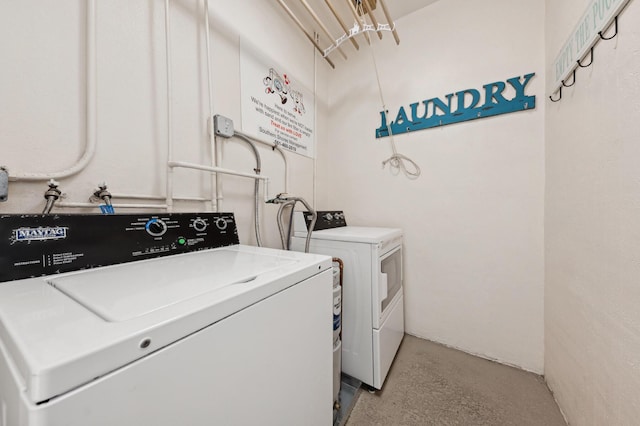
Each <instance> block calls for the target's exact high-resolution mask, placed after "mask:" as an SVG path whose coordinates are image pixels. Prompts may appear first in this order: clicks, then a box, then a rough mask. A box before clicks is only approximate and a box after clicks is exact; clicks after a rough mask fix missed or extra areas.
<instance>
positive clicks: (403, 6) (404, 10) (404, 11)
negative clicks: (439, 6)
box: [385, 0, 438, 19]
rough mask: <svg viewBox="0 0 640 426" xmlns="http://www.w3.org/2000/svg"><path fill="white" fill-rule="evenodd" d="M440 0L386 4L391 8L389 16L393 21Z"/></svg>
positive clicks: (398, 0) (400, 0)
mask: <svg viewBox="0 0 640 426" xmlns="http://www.w3.org/2000/svg"><path fill="white" fill-rule="evenodd" d="M436 1H438V0H386V1H385V4H386V5H387V7H388V8H389V14H390V15H391V17H392V18H393V19H398V18H402V17H403V16H405V15H408V14H410V13H413V12H415V11H416V10H420V9H422V8H423V7H426V6H429V5H430V4H431V3H435V2H436Z"/></svg>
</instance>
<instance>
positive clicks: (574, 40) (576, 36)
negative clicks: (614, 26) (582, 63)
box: [547, 0, 629, 94]
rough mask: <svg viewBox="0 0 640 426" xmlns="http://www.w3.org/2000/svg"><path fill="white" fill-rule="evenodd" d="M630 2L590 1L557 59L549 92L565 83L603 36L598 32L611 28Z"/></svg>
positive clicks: (626, 0) (622, 0) (554, 63)
mask: <svg viewBox="0 0 640 426" xmlns="http://www.w3.org/2000/svg"><path fill="white" fill-rule="evenodd" d="M627 3H629V0H592V1H591V2H590V3H589V6H588V7H587V10H586V11H585V12H584V13H583V14H582V17H580V19H579V20H578V23H577V24H576V26H575V28H574V29H573V31H572V32H571V34H570V35H569V38H568V39H567V41H566V42H565V43H564V44H563V45H562V48H561V49H560V52H558V55H557V56H556V60H555V61H553V68H552V70H551V73H550V75H549V76H550V78H549V79H548V82H549V84H548V87H547V91H548V92H549V94H552V93H555V92H556V91H557V90H558V89H559V88H560V86H562V81H564V80H566V79H567V77H569V75H571V73H572V72H573V70H574V69H575V68H576V67H577V61H578V60H580V59H582V58H583V57H584V56H585V55H586V53H587V52H588V51H589V49H590V48H591V47H592V46H593V45H594V44H596V42H597V41H598V40H600V36H599V35H598V32H599V31H604V30H605V29H606V28H608V27H609V25H611V23H612V22H613V19H614V17H616V16H618V14H619V13H620V12H621V11H622V9H623V8H624V7H625V6H626V5H627ZM587 60H588V59H587Z"/></svg>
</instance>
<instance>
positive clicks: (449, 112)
mask: <svg viewBox="0 0 640 426" xmlns="http://www.w3.org/2000/svg"><path fill="white" fill-rule="evenodd" d="M534 75H535V73H531V74H527V75H525V76H523V77H513V78H509V79H507V80H506V81H496V82H494V83H489V84H485V85H483V86H482V89H481V90H480V89H466V90H461V91H459V92H455V93H450V94H448V95H445V96H444V98H431V99H425V100H424V101H421V102H415V103H412V104H409V106H408V108H405V107H404V106H401V107H400V109H399V110H398V113H397V114H396V115H395V119H394V120H393V121H389V117H388V113H389V111H380V118H381V122H380V127H379V128H377V129H376V138H383V137H386V136H389V132H391V134H393V135H398V134H401V133H407V132H414V131H416V130H423V129H429V128H432V127H439V126H446V125H447V124H454V123H460V122H463V121H468V120H475V119H478V118H484V117H492V116H495V115H500V114H507V113H510V112H516V111H524V110H528V109H534V108H535V107H536V97H535V96H527V94H526V93H525V92H526V90H527V85H528V84H529V82H530V81H531V79H532V78H533V76H534Z"/></svg>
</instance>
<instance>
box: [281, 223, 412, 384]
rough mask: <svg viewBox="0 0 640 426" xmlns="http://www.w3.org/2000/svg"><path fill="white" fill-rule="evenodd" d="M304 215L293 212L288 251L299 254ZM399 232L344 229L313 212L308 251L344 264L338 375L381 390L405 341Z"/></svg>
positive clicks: (301, 248)
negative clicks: (340, 367) (340, 351)
mask: <svg viewBox="0 0 640 426" xmlns="http://www.w3.org/2000/svg"><path fill="white" fill-rule="evenodd" d="M310 222H311V215H310V214H309V213H306V212H305V213H303V212H295V214H294V224H293V226H294V233H293V237H292V240H291V247H292V249H293V250H297V251H304V248H305V242H306V237H307V226H309V225H310ZM402 239H403V234H402V230H401V229H396V228H377V227H361V226H347V224H346V221H345V218H344V213H343V212H341V211H322V212H318V218H317V221H316V225H315V230H314V231H313V233H312V234H311V243H310V248H309V251H310V252H311V253H319V254H326V255H329V256H332V257H338V258H340V259H342V260H343V262H344V280H343V288H342V371H343V372H344V373H346V374H348V375H349V376H352V377H354V378H356V379H358V380H360V381H362V382H363V383H366V384H368V385H369V386H372V387H374V388H376V389H381V388H382V385H383V384H384V381H385V378H386V377H387V373H388V372H389V369H390V368H391V364H392V362H393V359H394V357H395V355H396V353H397V351H398V347H399V346H400V343H401V342H402V339H403V337H404V294H403V287H402Z"/></svg>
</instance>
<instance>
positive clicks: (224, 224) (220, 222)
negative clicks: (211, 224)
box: [216, 217, 227, 231]
mask: <svg viewBox="0 0 640 426" xmlns="http://www.w3.org/2000/svg"><path fill="white" fill-rule="evenodd" d="M216 226H217V227H218V229H219V230H221V231H224V230H225V229H227V221H226V220H224V218H222V217H220V218H218V219H216Z"/></svg>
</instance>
